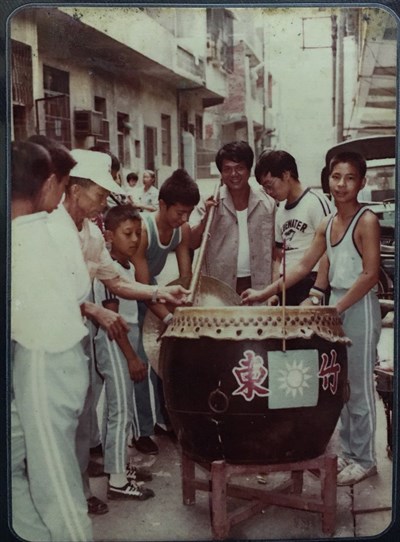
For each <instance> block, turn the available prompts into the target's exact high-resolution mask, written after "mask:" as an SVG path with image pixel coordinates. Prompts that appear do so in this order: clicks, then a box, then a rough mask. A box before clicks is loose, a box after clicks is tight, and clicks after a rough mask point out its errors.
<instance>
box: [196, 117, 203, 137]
mask: <svg viewBox="0 0 400 542" xmlns="http://www.w3.org/2000/svg"><path fill="white" fill-rule="evenodd" d="M195 123H196V139H199V140H201V139H203V117H202V116H201V115H196V117H195Z"/></svg>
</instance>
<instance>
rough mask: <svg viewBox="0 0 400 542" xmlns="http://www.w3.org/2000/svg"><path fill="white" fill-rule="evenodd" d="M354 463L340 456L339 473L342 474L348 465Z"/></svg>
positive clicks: (338, 461)
mask: <svg viewBox="0 0 400 542" xmlns="http://www.w3.org/2000/svg"><path fill="white" fill-rule="evenodd" d="M350 463H352V461H351V459H347V457H341V456H340V455H338V458H337V473H338V474H339V472H342V470H343V469H345V468H346V467H347V466H348V465H350Z"/></svg>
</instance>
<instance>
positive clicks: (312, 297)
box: [308, 295, 321, 305]
mask: <svg viewBox="0 0 400 542" xmlns="http://www.w3.org/2000/svg"><path fill="white" fill-rule="evenodd" d="M308 299H309V300H310V301H311V303H312V304H313V305H320V304H321V299H320V298H319V297H318V296H317V295H310V296H308Z"/></svg>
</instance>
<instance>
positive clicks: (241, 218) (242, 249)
mask: <svg viewBox="0 0 400 542" xmlns="http://www.w3.org/2000/svg"><path fill="white" fill-rule="evenodd" d="M236 216H237V220H238V226H239V246H238V258H237V275H236V276H237V277H249V276H250V275H251V272H250V247H249V232H248V228H247V209H244V210H243V211H236Z"/></svg>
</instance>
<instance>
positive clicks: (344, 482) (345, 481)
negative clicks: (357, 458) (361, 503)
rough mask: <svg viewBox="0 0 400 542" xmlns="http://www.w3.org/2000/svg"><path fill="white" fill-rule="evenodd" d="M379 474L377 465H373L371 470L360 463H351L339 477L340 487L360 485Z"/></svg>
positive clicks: (338, 483)
mask: <svg viewBox="0 0 400 542" xmlns="http://www.w3.org/2000/svg"><path fill="white" fill-rule="evenodd" d="M377 473H378V470H377V468H376V465H373V466H372V467H370V468H369V469H366V468H365V467H362V466H361V465H360V464H359V463H350V465H347V467H345V468H344V469H343V470H342V471H341V472H340V473H339V474H338V477H337V485H338V486H352V485H353V484H358V482H361V481H362V480H365V479H366V478H369V477H370V476H375V474H377Z"/></svg>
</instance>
